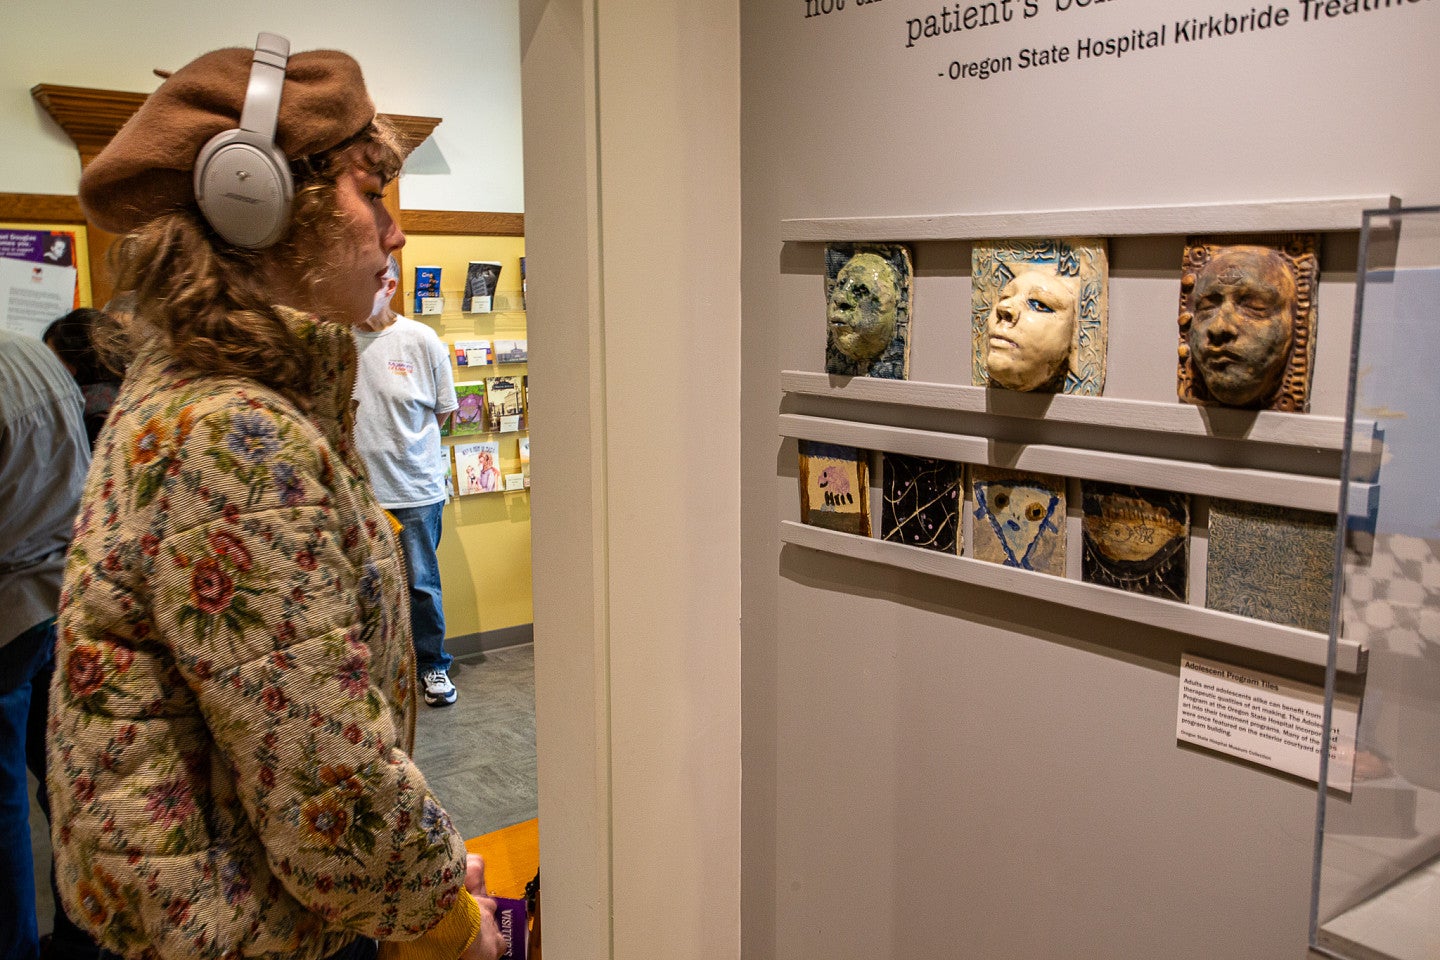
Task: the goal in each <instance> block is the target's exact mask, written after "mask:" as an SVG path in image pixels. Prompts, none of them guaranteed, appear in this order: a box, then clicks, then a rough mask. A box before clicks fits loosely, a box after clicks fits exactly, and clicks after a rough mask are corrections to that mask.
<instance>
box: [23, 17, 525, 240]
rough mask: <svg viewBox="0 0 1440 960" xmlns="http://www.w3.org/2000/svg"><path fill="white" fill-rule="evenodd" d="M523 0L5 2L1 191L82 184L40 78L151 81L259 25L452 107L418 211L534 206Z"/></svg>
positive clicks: (410, 99)
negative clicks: (524, 123) (524, 143)
mask: <svg viewBox="0 0 1440 960" xmlns="http://www.w3.org/2000/svg"><path fill="white" fill-rule="evenodd" d="M518 9H519V8H518V3H517V0H435V2H431V3H426V4H424V5H423V6H421V7H415V6H411V5H404V6H400V5H396V4H394V3H378V2H375V0H358V2H356V3H351V4H347V5H346V7H345V9H344V15H343V16H337V15H336V13H335V11H334V10H332V9H330V8H328V7H323V6H318V5H313V4H300V3H289V2H284V0H254V2H251V3H246V4H241V5H225V4H207V5H205V7H204V10H203V15H198V14H197V12H196V7H195V5H194V4H188V3H180V2H176V0H155V2H149V3H144V4H128V5H126V6H125V8H124V10H123V12H117V8H116V6H115V5H114V4H113V3H104V2H100V0H57V2H55V3H50V4H47V5H46V6H45V7H44V10H43V11H40V10H37V9H36V8H33V7H30V6H27V5H26V4H23V3H6V4H0V90H3V91H4V94H5V95H4V96H3V97H0V130H4V131H5V137H4V138H3V139H0V192H13V193H42V194H73V193H74V192H75V183H76V181H77V180H78V179H79V176H80V162H79V159H78V158H77V156H76V154H75V148H74V146H73V145H72V144H71V143H70V141H69V139H68V138H67V137H66V136H65V134H64V133H63V132H62V131H61V130H60V128H59V127H58V126H56V125H55V123H54V122H53V121H51V119H50V118H49V116H48V115H46V113H45V111H44V110H42V109H41V108H40V107H39V106H38V105H37V104H36V103H35V102H34V101H32V100H31V99H30V96H29V90H30V88H31V87H32V86H34V85H35V84H37V83H54V84H62V85H65V86H77V87H97V88H100V89H107V90H128V91H138V92H148V91H151V90H153V89H155V87H156V86H157V85H158V83H159V80H158V79H157V78H156V77H155V75H154V74H153V73H152V72H151V71H152V70H153V69H155V68H161V69H174V68H175V67H178V66H180V65H182V64H183V63H185V62H187V61H188V60H190V59H191V58H193V57H194V56H196V55H198V54H200V53H203V52H204V51H205V50H208V49H212V48H215V47H230V46H243V45H246V44H250V43H254V41H255V35H256V34H257V33H258V32H259V31H261V30H269V31H272V32H276V33H280V34H282V35H284V36H286V37H288V38H289V40H290V42H291V47H292V49H295V50H311V49H316V48H322V47H330V48H337V49H341V50H345V51H346V52H348V53H350V54H352V55H353V56H354V57H355V58H356V59H357V60H359V61H360V65H361V67H362V68H363V70H364V72H365V78H366V82H367V83H368V85H369V88H370V93H371V96H372V97H373V99H374V100H375V102H376V105H377V106H378V107H379V108H380V110H381V111H383V112H386V113H397V114H409V115H415V116H425V117H441V118H442V119H443V121H444V122H443V123H441V124H440V126H439V127H437V128H436V129H435V132H434V134H432V136H431V139H430V140H429V141H427V142H426V143H424V144H422V145H421V146H420V148H419V149H417V151H416V152H415V154H414V155H413V156H411V157H410V159H409V161H408V163H407V165H406V174H407V176H406V178H405V180H404V184H403V186H402V189H401V205H402V207H404V208H406V209H413V210H483V211H503V212H518V211H521V210H523V209H524V206H523V204H524V197H523V193H524V190H523V178H522V160H521V153H520V139H521V131H520V48H519V26H518Z"/></svg>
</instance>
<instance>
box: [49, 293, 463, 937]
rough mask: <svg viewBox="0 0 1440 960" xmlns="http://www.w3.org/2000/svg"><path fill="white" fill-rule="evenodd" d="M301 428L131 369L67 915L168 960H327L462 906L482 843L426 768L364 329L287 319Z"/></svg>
mask: <svg viewBox="0 0 1440 960" xmlns="http://www.w3.org/2000/svg"><path fill="white" fill-rule="evenodd" d="M287 316H288V319H289V321H290V322H291V323H292V324H293V325H294V329H295V330H296V331H297V332H298V333H300V334H301V336H302V337H303V338H304V339H305V341H306V342H307V343H308V344H309V345H310V347H311V348H312V349H313V350H314V351H315V354H316V356H317V358H319V360H320V366H321V367H322V368H323V369H322V370H321V371H320V373H319V376H318V378H317V383H318V388H317V391H316V393H315V395H314V396H313V397H311V398H308V399H310V400H311V401H312V403H313V406H312V409H311V410H310V412H309V414H308V415H307V414H306V413H302V411H301V410H300V409H299V408H298V407H296V406H295V405H294V404H293V403H291V402H290V401H289V400H287V399H285V398H284V397H282V396H281V395H280V394H278V393H276V392H275V391H272V390H269V389H267V388H265V387H262V386H260V385H258V384H256V383H254V382H252V381H248V380H244V379H236V378H215V377H207V376H199V375H195V374H194V373H193V372H190V371H187V370H185V369H183V368H182V367H180V366H178V365H177V364H176V363H175V362H174V361H172V360H171V359H170V358H169V357H168V356H167V355H166V354H165V353H164V352H163V351H162V350H161V349H159V348H158V347H155V348H151V349H150V350H149V351H148V353H146V354H145V355H143V356H142V357H141V358H138V359H137V361H136V363H135V364H133V365H132V367H131V370H130V373H129V376H128V378H127V380H126V382H125V385H124V388H123V389H122V390H121V393H120V396H119V398H118V400H117V402H116V409H115V410H114V411H113V413H112V416H111V419H110V423H109V425H108V427H107V429H106V431H105V433H104V434H103V435H102V437H101V440H100V445H99V449H98V450H97V451H96V457H95V461H94V465H93V467H92V469H91V471H90V475H89V479H88V482H87V486H86V490H85V495H84V499H83V500H82V504H81V511H80V516H79V517H78V518H77V520H76V529H75V540H74V544H73V546H72V548H71V552H70V556H69V562H68V567H67V570H66V575H65V588H64V593H63V595H62V598H61V612H60V640H59V643H58V645H57V651H56V655H57V662H56V673H55V679H54V684H53V688H52V699H51V715H50V726H49V749H50V775H49V788H50V792H51V797H52V801H51V802H52V808H53V813H52V817H53V823H54V824H55V827H54V840H55V850H56V867H57V870H58V874H57V876H58V878H59V886H60V890H61V893H62V897H63V899H64V900H65V904H66V907H67V910H68V911H69V913H70V915H71V916H72V917H73V918H75V919H76V921H77V922H80V923H81V924H82V925H83V926H85V927H87V928H89V929H90V930H91V931H92V932H93V933H95V934H96V935H97V937H98V938H99V940H100V941H101V943H102V944H103V945H104V946H106V947H108V948H109V949H112V950H115V951H116V952H119V953H121V954H124V955H126V956H130V957H143V958H147V960H148V958H157V960H174V958H182V957H183V958H186V960H211V958H227V960H229V958H239V957H242V956H243V957H246V958H256V957H282V956H283V957H286V958H290V957H294V958H298V960H318V958H320V957H324V956H326V955H328V954H329V953H332V952H334V951H335V950H337V949H339V948H340V947H341V946H343V945H344V944H345V943H347V942H349V941H350V940H352V939H354V938H355V936H357V935H366V936H371V937H375V938H378V939H389V938H393V939H407V938H411V937H414V936H417V935H419V934H421V933H423V932H424V931H426V930H428V929H430V928H431V927H433V926H434V925H435V924H436V923H437V922H438V921H439V920H440V919H441V918H442V917H443V916H444V915H445V914H446V913H447V912H449V911H450V910H451V909H452V907H454V905H455V900H456V897H457V896H460V895H464V893H463V880H464V875H465V850H464V844H463V841H462V840H461V838H460V837H459V835H458V834H457V832H456V831H455V829H454V827H453V826H452V825H451V823H450V821H449V818H448V817H447V816H446V814H445V812H444V810H443V809H441V807H440V805H439V804H438V803H437V802H436V800H435V798H434V797H433V796H432V795H431V794H430V792H429V791H428V789H427V787H426V784H425V780H424V778H423V777H422V776H421V774H420V772H419V771H418V770H417V769H416V768H415V766H414V764H413V763H412V762H411V760H410V758H409V756H408V751H409V749H410V747H411V745H412V741H413V738H414V664H413V654H412V652H411V641H410V634H409V614H408V600H407V595H406V586H405V575H404V570H403V567H402V558H401V555H400V553H399V549H398V546H397V543H396V540H395V537H394V535H393V533H392V531H391V529H390V526H389V524H388V522H387V519H386V517H385V515H384V513H383V512H382V511H381V510H380V508H379V507H378V506H377V505H376V503H375V501H374V499H373V497H372V496H371V494H370V492H369V488H368V484H367V483H366V482H365V475H364V470H363V468H362V467H361V466H360V464H359V461H358V458H357V457H356V455H355V454H354V451H353V450H352V449H351V447H350V425H351V417H352V411H353V404H352V403H351V400H350V392H351V389H352V388H353V384H354V379H355V369H354V348H353V344H352V341H351V335H350V331H349V330H348V329H345V328H342V327H338V326H335V325H332V324H326V323H322V322H318V321H315V320H314V319H313V318H309V317H305V316H304V315H301V314H298V313H297V314H288V315H287Z"/></svg>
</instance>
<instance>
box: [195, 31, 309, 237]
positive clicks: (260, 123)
mask: <svg viewBox="0 0 1440 960" xmlns="http://www.w3.org/2000/svg"><path fill="white" fill-rule="evenodd" d="M289 59H290V41H289V40H286V39H285V38H284V37H282V36H279V35H277V34H274V33H262V34H260V36H259V38H258V39H256V41H255V61H254V63H253V64H252V65H251V67H250V86H249V88H248V89H247V90H246V91H245V106H244V108H243V109H242V110H241V113H240V128H239V129H238V130H226V131H224V132H222V133H217V134H216V135H215V136H213V137H211V138H210V140H209V142H208V143H206V144H205V146H203V147H201V148H200V154H199V156H197V157H196V158H195V200H196V201H197V202H198V203H199V204H200V212H201V213H202V214H204V215H205V219H206V220H208V221H209V222H210V226H212V227H214V228H215V232H216V233H218V234H220V236H222V237H224V238H225V240H226V241H227V242H229V243H231V244H234V245H235V246H237V247H246V248H249V249H252V250H259V249H262V248H264V247H268V246H270V245H271V244H273V243H275V241H277V240H279V239H280V237H281V236H283V235H284V233H285V228H286V227H288V226H289V225H290V204H291V202H292V201H293V200H294V198H295V185H294V183H293V182H292V180H291V178H290V161H288V160H287V159H285V154H283V153H282V152H280V149H279V148H278V147H277V146H275V127H276V124H277V123H278V122H279V120H280V91H281V88H283V87H284V86H285V64H286V62H287V61H288V60H289Z"/></svg>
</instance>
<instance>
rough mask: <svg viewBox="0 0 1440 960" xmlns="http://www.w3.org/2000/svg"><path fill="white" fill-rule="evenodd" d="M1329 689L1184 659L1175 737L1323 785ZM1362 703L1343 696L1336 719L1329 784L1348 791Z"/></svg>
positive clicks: (1337, 704) (1332, 719) (1333, 715)
mask: <svg viewBox="0 0 1440 960" xmlns="http://www.w3.org/2000/svg"><path fill="white" fill-rule="evenodd" d="M1324 706H1325V691H1324V690H1323V689H1321V688H1319V687H1314V686H1311V685H1309V684H1303V683H1296V682H1295V681H1293V680H1288V679H1286V678H1284V677H1278V676H1275V675H1273V674H1269V673H1261V672H1260V671H1258V670H1249V669H1245V668H1242V667H1235V666H1231V665H1229V664H1225V663H1220V662H1219V661H1217V660H1207V659H1205V658H1203V657H1194V656H1190V655H1189V654H1185V655H1183V656H1181V658H1180V697H1179V704H1178V706H1177V709H1176V714H1175V739H1177V740H1179V741H1181V742H1183V743H1191V744H1194V745H1195V746H1197V747H1206V748H1208V749H1210V750H1216V751H1218V752H1220V753H1224V754H1228V755H1230V756H1232V757H1239V758H1240V759H1242V760H1249V761H1250V762H1252V763H1258V764H1260V765H1261V766H1266V767H1270V768H1271V769H1274V770H1280V771H1283V772H1284V773H1289V774H1293V775H1295V776H1297V777H1304V778H1305V779H1307V780H1311V781H1314V782H1316V783H1318V782H1319V781H1320V742H1321V739H1322V737H1321V731H1322V729H1323V713H1322V711H1323V710H1324ZM1359 715H1360V704H1359V700H1358V699H1357V698H1356V697H1353V696H1348V697H1347V696H1343V695H1339V694H1337V695H1336V697H1335V706H1334V709H1333V711H1332V713H1331V717H1330V736H1329V742H1330V769H1329V777H1328V779H1329V782H1330V787H1331V788H1332V789H1334V790H1340V791H1342V792H1344V793H1349V792H1350V787H1351V782H1352V780H1353V778H1354V770H1355V733H1356V727H1357V726H1358V724H1359Z"/></svg>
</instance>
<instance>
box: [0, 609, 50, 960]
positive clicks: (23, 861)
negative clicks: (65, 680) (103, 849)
mask: <svg viewBox="0 0 1440 960" xmlns="http://www.w3.org/2000/svg"><path fill="white" fill-rule="evenodd" d="M54 665H55V621H54V620H46V621H45V622H44V623H40V624H36V625H35V626H33V627H31V628H30V629H29V630H26V631H25V632H24V633H22V634H20V636H18V637H16V638H15V639H14V640H11V641H10V642H9V643H8V644H6V645H5V646H4V647H0V960H34V958H35V957H38V956H39V955H40V932H39V930H38V928H37V927H36V923H35V861H34V855H33V854H32V853H31V850H30V786H29V783H28V782H27V781H26V779H25V770H26V769H27V768H28V769H30V770H31V771H33V772H34V774H35V776H36V778H37V779H38V780H39V781H40V793H41V802H42V804H43V802H44V796H43V795H44V791H45V714H46V710H47V707H48V704H49V701H50V697H49V689H50V687H49V684H50V674H51V672H52V670H53V669H54ZM32 694H33V695H32Z"/></svg>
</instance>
